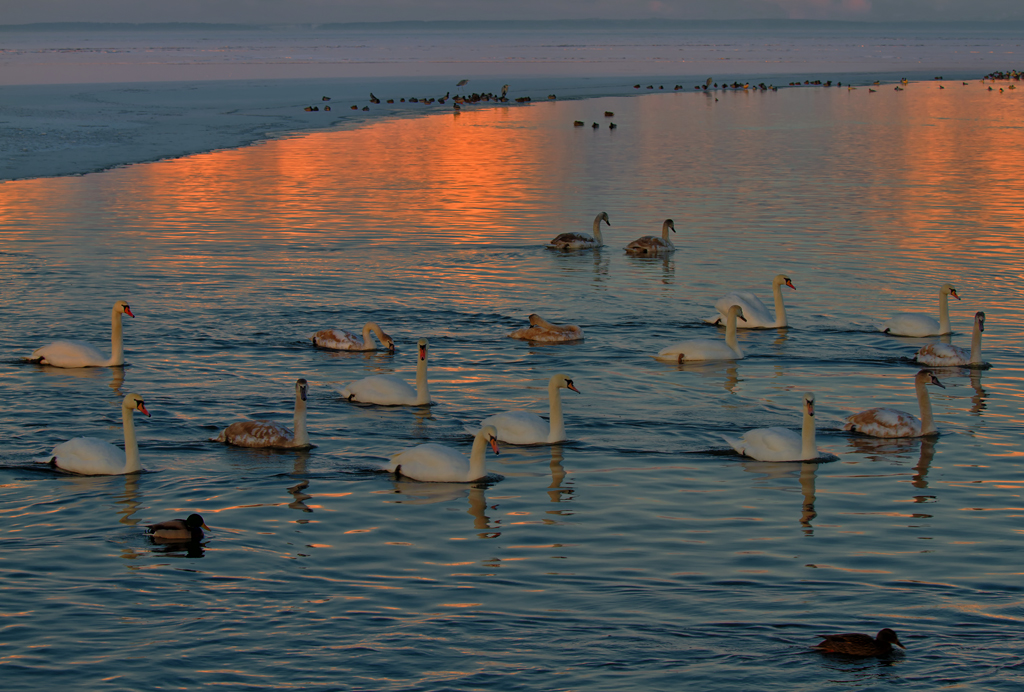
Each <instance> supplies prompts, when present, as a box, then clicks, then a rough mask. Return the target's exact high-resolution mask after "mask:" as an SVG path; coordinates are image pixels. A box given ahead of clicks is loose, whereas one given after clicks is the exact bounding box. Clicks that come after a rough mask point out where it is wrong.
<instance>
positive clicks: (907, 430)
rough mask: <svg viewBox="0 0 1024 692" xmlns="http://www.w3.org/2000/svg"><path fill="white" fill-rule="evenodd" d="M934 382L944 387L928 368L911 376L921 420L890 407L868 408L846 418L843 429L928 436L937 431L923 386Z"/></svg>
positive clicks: (872, 435) (930, 405)
mask: <svg viewBox="0 0 1024 692" xmlns="http://www.w3.org/2000/svg"><path fill="white" fill-rule="evenodd" d="M927 384H934V385H938V386H939V387H942V388H943V389H945V388H946V385H944V384H942V383H941V382H939V380H938V378H937V377H935V375H934V374H932V373H931V371H929V370H921V371H920V372H919V373H917V375H916V376H915V377H914V389H916V390H917V404H918V406H920V408H921V420H918V419H917V418H915V417H914V416H912V415H910V414H909V413H907V412H906V411H898V410H896V409H893V408H869V409H868V410H867V411H861V412H860V413H855V414H853V415H852V416H847V417H846V425H844V426H843V430H849V431H851V432H858V433H862V434H864V435H870V436H871V437H921V436H923V435H932V434H934V433H936V432H938V430H936V428H935V421H934V420H932V401H931V398H929V396H928V390H926V389H925V385H927Z"/></svg>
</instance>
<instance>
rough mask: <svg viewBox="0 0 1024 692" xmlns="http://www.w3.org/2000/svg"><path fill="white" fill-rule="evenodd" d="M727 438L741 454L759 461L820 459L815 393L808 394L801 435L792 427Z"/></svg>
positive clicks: (756, 430) (757, 430) (761, 429)
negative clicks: (815, 423) (815, 414)
mask: <svg viewBox="0 0 1024 692" xmlns="http://www.w3.org/2000/svg"><path fill="white" fill-rule="evenodd" d="M723 439H725V441H726V442H727V443H728V444H729V446H730V447H732V448H733V449H735V450H736V451H737V452H738V453H739V454H742V455H743V456H747V457H750V458H751V459H757V460H758V461H806V460H808V459H817V458H818V448H817V445H816V444H815V439H814V395H813V394H811V393H809V392H808V393H807V394H804V420H803V427H802V429H801V432H800V434H799V435H797V434H796V433H795V432H793V431H792V430H790V429H789V428H777V427H772V428H756V429H754V430H748V431H747V432H745V433H743V436H742V437H740V439H738V440H737V439H735V438H732V437H725V436H723Z"/></svg>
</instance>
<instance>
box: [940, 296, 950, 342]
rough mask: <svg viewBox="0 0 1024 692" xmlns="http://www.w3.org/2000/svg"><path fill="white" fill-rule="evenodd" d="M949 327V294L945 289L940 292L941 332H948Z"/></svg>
mask: <svg viewBox="0 0 1024 692" xmlns="http://www.w3.org/2000/svg"><path fill="white" fill-rule="evenodd" d="M951 331H952V330H951V329H950V328H949V294H948V293H946V291H945V290H942V291H940V292H939V333H940V334H948V333H949V332H951Z"/></svg>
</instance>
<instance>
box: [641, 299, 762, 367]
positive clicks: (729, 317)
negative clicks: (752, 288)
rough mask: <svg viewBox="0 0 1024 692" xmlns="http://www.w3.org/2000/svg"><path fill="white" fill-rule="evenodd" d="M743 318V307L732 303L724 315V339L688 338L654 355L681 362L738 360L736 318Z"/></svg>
mask: <svg viewBox="0 0 1024 692" xmlns="http://www.w3.org/2000/svg"><path fill="white" fill-rule="evenodd" d="M737 319H741V320H742V319H744V317H743V308H741V307H740V306H739V305H733V306H732V307H730V308H729V310H728V311H727V312H726V316H725V341H719V340H718V339H688V340H686V341H680V342H679V343H677V344H672V345H671V346H666V347H665V348H663V349H661V350H660V351H658V355H656V356H655V358H657V359H658V360H664V361H669V362H672V363H682V362H685V361H690V360H739V359H740V358H742V357H743V351H741V350H740V345H739V343H738V342H737V341H736V320H737Z"/></svg>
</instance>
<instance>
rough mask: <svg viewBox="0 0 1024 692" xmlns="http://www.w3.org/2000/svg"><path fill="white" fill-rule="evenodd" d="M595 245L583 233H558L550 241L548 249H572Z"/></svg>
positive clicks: (592, 240) (590, 238)
mask: <svg viewBox="0 0 1024 692" xmlns="http://www.w3.org/2000/svg"><path fill="white" fill-rule="evenodd" d="M595 244H596V243H595V241H594V239H593V238H592V237H590V236H589V235H587V234H585V233H559V234H558V235H556V236H555V237H554V238H552V239H551V242H550V243H548V247H555V248H564V249H573V248H581V247H587V246H590V245H595Z"/></svg>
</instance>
